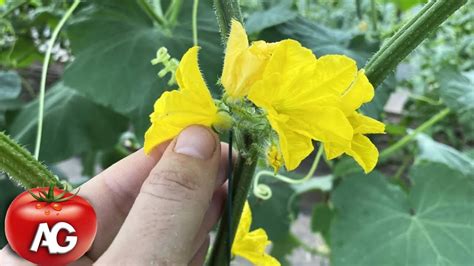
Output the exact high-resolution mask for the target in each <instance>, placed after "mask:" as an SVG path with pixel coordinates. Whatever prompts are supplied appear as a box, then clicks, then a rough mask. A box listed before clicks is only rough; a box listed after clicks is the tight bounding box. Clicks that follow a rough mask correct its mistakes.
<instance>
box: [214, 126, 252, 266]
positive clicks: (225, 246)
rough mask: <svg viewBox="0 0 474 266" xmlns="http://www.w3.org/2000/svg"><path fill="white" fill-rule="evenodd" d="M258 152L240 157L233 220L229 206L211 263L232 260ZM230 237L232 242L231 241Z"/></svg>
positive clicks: (235, 176) (216, 264)
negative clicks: (229, 212)
mask: <svg viewBox="0 0 474 266" xmlns="http://www.w3.org/2000/svg"><path fill="white" fill-rule="evenodd" d="M244 138H245V139H246V141H245V147H244V149H245V150H250V149H251V148H250V145H251V144H253V143H254V141H253V140H252V139H251V138H249V136H248V135H247V136H245V137H244ZM257 161H258V153H256V152H255V153H249V155H248V157H243V156H242V155H241V156H240V157H239V160H238V162H237V165H236V166H235V169H234V173H233V178H232V180H233V183H232V192H231V193H230V194H231V195H233V197H232V208H231V210H232V213H231V217H232V221H229V215H228V208H227V207H226V208H225V210H224V215H223V216H222V219H221V223H220V226H219V230H218V232H217V236H216V240H215V242H214V246H213V248H212V253H211V256H210V259H209V265H211V266H220V265H228V263H229V261H230V259H231V258H230V257H229V255H230V254H229V250H231V243H233V241H234V237H235V233H236V232H237V227H238V225H239V221H240V217H241V215H242V210H243V209H244V204H245V201H246V200H247V197H248V193H249V190H250V187H251V185H252V180H253V175H254V173H255V168H256V167H257ZM229 222H231V224H230V225H231V226H230V228H231V230H230V232H229ZM229 239H230V243H229Z"/></svg>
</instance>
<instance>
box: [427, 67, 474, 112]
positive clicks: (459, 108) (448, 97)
mask: <svg viewBox="0 0 474 266" xmlns="http://www.w3.org/2000/svg"><path fill="white" fill-rule="evenodd" d="M436 77H437V80H438V82H439V84H440V92H439V93H440V96H441V98H442V100H443V102H444V103H445V104H446V105H447V106H448V107H449V108H451V109H452V110H453V111H455V112H457V113H458V114H461V115H462V114H465V113H468V114H469V115H470V116H471V118H472V117H473V116H474V89H473V88H474V83H473V82H472V81H471V80H470V79H469V78H467V77H466V76H464V75H463V74H461V73H460V72H459V71H457V70H456V68H455V67H454V66H448V67H445V68H443V69H442V70H441V71H440V72H439V73H438V74H437V75H436Z"/></svg>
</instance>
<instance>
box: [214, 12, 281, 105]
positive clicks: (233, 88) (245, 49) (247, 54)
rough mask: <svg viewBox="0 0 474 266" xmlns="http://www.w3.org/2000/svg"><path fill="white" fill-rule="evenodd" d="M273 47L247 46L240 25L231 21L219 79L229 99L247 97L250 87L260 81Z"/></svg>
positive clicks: (264, 45)
mask: <svg viewBox="0 0 474 266" xmlns="http://www.w3.org/2000/svg"><path fill="white" fill-rule="evenodd" d="M274 47H275V44H273V43H266V42H264V41H257V42H254V43H252V45H250V46H249V41H248V38H247V34H246V33H245V29H244V28H243V27H242V24H240V23H239V22H238V21H236V20H232V25H231V30H230V35H229V39H228V41H227V48H226V53H225V58H224V69H223V70H222V77H221V83H222V85H223V86H224V88H225V91H226V93H227V95H228V96H230V98H233V99H238V98H241V97H244V96H246V95H247V93H248V90H249V89H250V87H251V85H252V84H253V83H254V82H255V81H257V80H258V79H260V76H261V74H262V72H263V69H264V68H265V65H266V63H267V62H268V59H269V58H270V56H271V54H272V51H273V49H274Z"/></svg>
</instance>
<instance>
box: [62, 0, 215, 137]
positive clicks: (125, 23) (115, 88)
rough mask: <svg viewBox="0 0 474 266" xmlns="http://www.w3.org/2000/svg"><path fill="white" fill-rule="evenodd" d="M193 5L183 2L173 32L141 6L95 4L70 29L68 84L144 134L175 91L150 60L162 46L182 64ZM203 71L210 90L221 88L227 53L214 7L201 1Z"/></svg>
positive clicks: (128, 1) (188, 43)
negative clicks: (158, 103)
mask: <svg viewBox="0 0 474 266" xmlns="http://www.w3.org/2000/svg"><path fill="white" fill-rule="evenodd" d="M191 9H192V1H183V6H182V10H181V12H180V16H179V17H178V24H177V25H176V26H175V27H174V28H173V29H168V28H163V27H161V26H159V25H156V24H154V23H153V22H152V21H151V20H150V19H149V17H148V16H147V14H146V13H145V12H144V11H143V10H142V9H141V7H140V6H139V5H138V4H137V1H135V0H125V1H112V0H108V1H94V2H93V4H91V5H89V6H88V7H87V8H85V9H84V10H82V11H81V12H80V13H78V14H77V17H78V18H77V19H76V21H75V22H74V23H72V25H71V26H70V27H69V36H70V38H71V46H72V50H73V53H74V56H75V60H74V62H73V63H72V64H71V65H70V66H69V67H68V69H67V70H66V72H65V84H67V85H69V86H70V87H72V88H74V89H76V90H78V91H80V92H81V93H83V94H84V95H85V96H86V97H87V98H89V99H91V100H93V101H94V102H96V103H98V104H100V105H104V106H107V107H110V108H112V109H113V110H115V111H116V112H119V113H122V114H126V115H128V116H130V117H131V118H132V119H133V121H134V122H136V127H137V128H138V129H139V130H138V132H137V135H138V136H140V135H142V134H143V132H144V129H145V128H146V126H148V121H147V120H148V115H149V114H150V113H151V111H152V109H153V102H154V101H155V100H156V99H157V98H158V97H159V96H160V94H161V93H162V92H163V91H164V90H166V89H172V88H169V86H166V81H167V79H166V80H160V79H159V78H158V77H157V72H158V71H159V70H160V69H161V66H153V65H151V63H150V60H151V59H152V58H154V57H155V54H156V50H157V49H158V48H160V47H162V46H165V47H167V48H168V50H169V52H170V54H171V56H173V57H175V58H178V59H180V58H181V56H182V55H183V53H184V52H185V51H186V50H187V49H188V48H190V47H191V46H192V45H193V42H192V30H191V25H192V23H191V16H190V14H191ZM198 18H199V19H198V29H199V45H200V46H202V49H201V51H200V65H201V67H202V69H203V71H204V73H205V74H207V78H208V81H209V82H208V84H210V85H211V86H212V84H215V82H216V80H217V77H218V76H219V74H218V73H219V72H220V70H221V64H222V57H223V54H222V48H221V41H220V37H219V33H218V27H217V23H216V21H215V20H216V19H215V15H214V13H213V11H212V7H211V3H210V1H200V3H199V14H198Z"/></svg>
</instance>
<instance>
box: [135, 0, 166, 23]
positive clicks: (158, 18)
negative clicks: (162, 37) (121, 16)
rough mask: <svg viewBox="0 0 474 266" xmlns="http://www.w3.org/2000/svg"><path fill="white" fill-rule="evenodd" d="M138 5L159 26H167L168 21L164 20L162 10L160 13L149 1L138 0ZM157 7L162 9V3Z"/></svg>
mask: <svg viewBox="0 0 474 266" xmlns="http://www.w3.org/2000/svg"><path fill="white" fill-rule="evenodd" d="M138 4H139V5H140V7H141V8H142V9H143V11H145V13H146V14H147V15H148V16H149V17H150V18H151V19H152V20H153V21H154V22H155V23H157V24H158V25H161V26H165V25H167V21H166V20H165V19H164V18H163V15H162V11H161V9H158V11H159V12H158V13H157V12H155V9H154V8H153V7H152V6H151V4H150V3H149V2H148V1H147V0H138ZM156 6H157V7H161V6H160V3H157V5H156Z"/></svg>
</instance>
